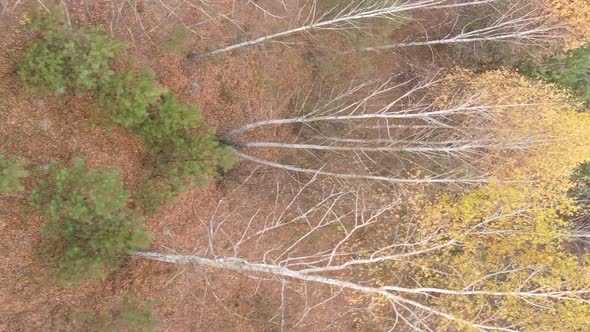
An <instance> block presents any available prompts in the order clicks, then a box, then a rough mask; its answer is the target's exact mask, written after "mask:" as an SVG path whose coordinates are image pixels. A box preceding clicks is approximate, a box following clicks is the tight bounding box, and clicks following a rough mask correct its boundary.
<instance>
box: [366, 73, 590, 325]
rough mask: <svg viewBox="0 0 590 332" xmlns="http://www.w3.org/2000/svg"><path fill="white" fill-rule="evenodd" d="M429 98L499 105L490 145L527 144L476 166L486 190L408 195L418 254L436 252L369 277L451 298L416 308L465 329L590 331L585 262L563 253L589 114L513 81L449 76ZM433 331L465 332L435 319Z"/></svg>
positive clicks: (542, 87)
mask: <svg viewBox="0 0 590 332" xmlns="http://www.w3.org/2000/svg"><path fill="white" fill-rule="evenodd" d="M435 90H436V91H438V92H441V91H443V93H442V94H441V95H442V97H440V98H439V102H440V103H443V104H444V103H447V102H449V99H448V96H456V97H454V98H462V97H465V96H471V95H472V94H473V93H474V92H478V93H479V99H478V100H479V102H480V103H482V104H493V105H498V107H497V109H496V111H495V112H494V114H493V115H492V117H491V119H489V120H488V121H489V122H488V125H489V126H490V128H491V131H492V132H493V133H494V135H495V136H496V137H497V138H499V139H500V140H501V141H503V142H506V144H512V143H514V142H517V141H518V142H522V141H523V140H528V142H530V144H529V145H528V146H527V148H526V149H522V150H515V151H504V152H502V153H500V152H498V153H496V154H494V159H493V160H494V161H492V159H487V158H483V159H482V160H480V164H479V167H480V171H482V172H486V173H488V174H491V179H492V181H491V182H490V183H488V184H485V185H482V186H479V187H476V188H469V189H467V190H464V191H461V192H458V193H457V192H455V193H453V192H452V191H444V192H441V193H439V194H437V195H435V196H434V197H433V196H432V193H431V192H430V191H428V190H426V189H424V188H423V189H422V190H421V189H418V188H414V190H415V192H414V193H413V196H412V198H411V199H410V204H409V205H410V206H411V208H410V209H409V212H407V215H408V217H407V219H406V221H407V223H408V228H409V227H413V225H415V223H416V222H418V228H419V230H417V231H416V230H415V231H413V234H414V236H415V237H416V239H415V241H416V243H420V240H422V241H424V236H425V235H424V234H428V236H427V237H426V238H427V239H428V242H429V243H430V244H429V245H428V246H424V249H427V248H429V247H435V246H437V245H440V246H442V247H441V249H440V250H436V251H432V252H428V254H424V255H421V256H418V257H417V258H416V257H414V258H413V259H412V260H408V261H396V262H393V263H388V264H385V265H386V266H381V267H379V268H377V269H375V270H374V271H372V272H371V273H372V274H373V275H380V276H381V277H380V278H382V279H383V281H381V282H382V283H384V284H385V282H386V281H385V280H388V281H391V280H390V276H387V273H386V272H385V271H391V270H395V271H405V272H404V274H407V276H406V277H401V278H402V279H403V283H404V286H406V287H419V288H420V289H429V288H432V289H437V290H445V291H451V292H447V293H444V292H443V293H440V292H439V293H437V292H436V291H435V292H434V293H433V294H435V295H436V296H433V297H431V298H424V297H417V298H419V299H421V300H425V301H426V302H427V303H428V304H429V305H430V306H433V307H435V308H438V309H439V310H443V311H446V312H449V313H451V314H452V315H453V316H455V317H457V318H460V319H463V320H465V321H474V322H475V321H486V322H487V324H488V325H495V326H510V327H511V328H513V329H515V330H523V331H539V330H543V331H557V330H559V331H588V330H590V320H589V319H588V318H587V315H586V314H585V313H587V312H589V311H590V305H589V304H588V295H587V294H586V293H585V292H581V293H577V291H579V290H585V289H588V288H590V269H589V268H588V264H589V263H590V260H588V257H579V256H577V255H576V254H574V253H572V252H571V251H569V250H568V249H567V243H568V241H569V238H570V230H571V228H572V222H571V216H573V215H574V213H575V212H576V211H577V210H578V206H577V204H576V202H575V200H574V199H572V198H571V196H570V195H569V192H570V191H571V189H572V188H573V187H574V184H573V183H572V182H571V181H570V177H571V174H572V173H573V172H574V170H575V169H576V166H577V165H578V164H579V163H582V162H584V161H585V160H587V159H589V158H590V139H589V137H588V135H587V133H588V129H590V114H588V113H586V112H584V111H583V110H581V109H580V108H579V105H578V104H576V103H575V101H574V100H572V99H571V97H570V96H569V95H567V94H566V93H564V92H562V91H560V90H559V89H558V88H557V87H556V86H554V85H551V84H545V83H541V82H536V81H531V80H528V79H526V78H523V77H522V76H520V75H518V74H517V73H514V72H510V71H492V72H487V73H483V74H475V73H473V72H470V71H465V70H455V71H454V72H452V73H451V74H449V75H448V76H447V77H446V78H445V79H444V80H443V81H442V83H441V84H440V85H439V86H438V87H437V88H435ZM452 91H454V92H457V94H453V93H451V92H452ZM500 105H507V106H505V107H503V106H500ZM498 158H501V161H500V162H498ZM500 178H501V179H504V180H498V179H500ZM494 179H496V180H494ZM506 179H510V180H509V181H507V180H506ZM449 241H450V242H449ZM409 276H411V277H409ZM397 282H398V283H399V279H398V281H397ZM469 292H473V293H472V294H469ZM527 292H529V293H544V294H545V295H540V294H539V295H527V294H526V293H527ZM547 294H556V295H555V296H551V295H547ZM557 294H558V295H557ZM556 317H559V319H556ZM430 324H431V325H430V326H435V327H436V328H435V330H445V331H446V330H455V329H456V328H464V327H466V326H463V324H462V323H458V322H457V321H454V322H453V321H449V320H448V319H442V318H436V319H434V318H433V319H432V321H431V323H430ZM451 326H454V327H451Z"/></svg>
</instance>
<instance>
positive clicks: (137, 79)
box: [98, 70, 165, 128]
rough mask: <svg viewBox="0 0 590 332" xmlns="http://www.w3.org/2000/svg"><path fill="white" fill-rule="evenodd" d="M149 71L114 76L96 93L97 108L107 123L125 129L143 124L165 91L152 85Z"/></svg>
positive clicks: (153, 81)
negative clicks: (101, 109)
mask: <svg viewBox="0 0 590 332" xmlns="http://www.w3.org/2000/svg"><path fill="white" fill-rule="evenodd" d="M155 76H156V75H155V73H154V72H153V71H148V70H145V71H142V72H140V73H135V72H132V71H130V72H126V73H123V74H115V75H114V76H113V77H112V78H111V79H110V80H108V81H107V82H105V83H104V84H103V85H102V86H101V87H100V89H99V94H98V95H99V101H100V106H101V108H103V109H104V110H105V111H106V112H108V113H109V116H110V118H111V120H112V121H113V122H114V123H116V124H119V125H122V126H124V127H126V128H131V127H135V126H139V125H141V124H143V123H144V122H145V121H146V120H147V118H148V116H149V113H150V108H151V107H153V106H154V105H155V104H157V102H158V100H159V99H160V97H161V95H162V94H163V93H164V91H165V89H164V88H162V87H160V86H159V85H158V83H157V82H156V81H155Z"/></svg>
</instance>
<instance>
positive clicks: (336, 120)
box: [222, 79, 548, 184]
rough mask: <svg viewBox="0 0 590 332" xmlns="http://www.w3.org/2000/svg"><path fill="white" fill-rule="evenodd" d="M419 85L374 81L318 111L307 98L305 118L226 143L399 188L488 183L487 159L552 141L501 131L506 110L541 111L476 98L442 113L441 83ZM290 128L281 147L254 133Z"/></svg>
mask: <svg viewBox="0 0 590 332" xmlns="http://www.w3.org/2000/svg"><path fill="white" fill-rule="evenodd" d="M414 81H415V80H409V81H404V82H402V83H394V81H393V80H387V81H384V82H383V81H373V82H368V83H364V84H360V85H356V86H352V87H351V88H349V89H347V91H345V92H344V93H341V94H338V95H336V96H330V97H329V101H327V102H325V103H317V104H315V105H311V106H310V105H308V104H307V103H308V102H309V101H308V100H307V99H308V98H309V96H304V97H303V98H302V99H303V101H302V102H301V104H302V105H301V110H302V112H304V114H301V115H299V116H294V117H289V118H280V119H269V120H263V121H257V122H253V123H250V124H247V125H245V126H242V127H240V128H237V129H234V130H232V131H230V132H228V133H226V134H225V135H223V136H222V141H223V142H224V143H226V144H228V145H230V146H233V149H234V152H235V153H236V154H237V155H238V156H240V157H241V158H244V159H246V160H250V161H253V162H256V163H259V164H263V165H266V166H269V167H273V168H278V169H282V170H285V171H291V172H298V173H306V174H308V175H323V176H328V177H332V178H337V179H348V180H355V179H356V180H376V181H383V182H388V183H397V184H402V183H447V184H461V183H463V184H477V183H485V182H487V181H488V180H487V177H488V176H489V175H490V174H488V172H487V171H486V170H484V168H482V167H479V163H480V161H481V160H486V161H487V162H489V161H490V158H496V159H497V161H500V160H502V158H503V156H507V155H508V154H510V153H517V152H519V151H526V150H527V149H528V148H529V147H531V146H537V145H542V144H546V143H548V142H544V141H542V140H540V139H539V138H535V137H524V138H522V137H519V138H515V139H514V140H512V141H505V140H504V141H501V140H500V139H499V138H498V137H497V134H496V133H495V132H494V126H493V125H492V122H493V119H494V117H495V116H496V113H497V111H498V110H501V109H507V108H512V107H528V106H533V105H521V104H519V105H486V104H483V103H482V102H480V101H479V99H478V96H477V95H472V96H471V97H469V98H466V99H462V100H457V101H456V102H455V103H454V104H452V105H451V106H450V107H440V106H438V105H436V102H435V100H434V99H433V96H431V95H429V92H428V88H429V87H431V86H432V85H433V84H435V83H437V82H436V81H435V80H434V79H430V80H427V81H425V82H422V83H419V84H416V83H415V82H414ZM284 127H287V128H291V131H290V132H291V133H292V132H293V130H296V133H295V134H290V135H283V138H282V139H281V140H280V141H274V142H268V141H258V140H255V139H253V138H251V137H252V136H253V135H250V134H251V133H255V132H257V131H259V130H264V129H267V128H272V129H275V130H277V128H284ZM287 132H289V131H287ZM240 137H242V138H240ZM269 149H270V150H275V151H278V155H279V156H281V157H279V160H268V159H263V158H260V157H258V156H257V154H256V153H255V151H257V150H269ZM301 152H303V153H301ZM285 160H292V161H293V162H292V163H291V162H288V161H285ZM416 172H419V174H420V175H416ZM502 180H505V181H509V180H510V179H502Z"/></svg>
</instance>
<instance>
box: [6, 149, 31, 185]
mask: <svg viewBox="0 0 590 332" xmlns="http://www.w3.org/2000/svg"><path fill="white" fill-rule="evenodd" d="M26 164H27V163H26V162H23V161H13V160H8V159H6V158H4V156H3V155H2V154H0V193H7V192H13V191H20V190H23V185H22V184H21V183H20V181H19V179H20V178H22V177H25V176H27V175H28V174H29V172H27V171H26V170H25V169H24V167H25V166H26Z"/></svg>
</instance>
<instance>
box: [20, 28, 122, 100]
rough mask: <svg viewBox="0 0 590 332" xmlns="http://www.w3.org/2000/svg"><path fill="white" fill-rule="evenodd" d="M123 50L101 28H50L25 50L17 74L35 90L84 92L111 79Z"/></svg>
mask: <svg viewBox="0 0 590 332" xmlns="http://www.w3.org/2000/svg"><path fill="white" fill-rule="evenodd" d="M121 49H122V47H121V45H120V44H118V43H114V42H112V41H111V40H110V38H109V37H108V36H107V35H105V34H104V33H102V32H100V31H98V30H71V29H65V28H64V29H59V30H50V31H48V32H47V33H46V35H45V36H44V37H43V39H42V40H40V41H38V42H36V43H35V44H33V45H32V46H31V47H29V48H28V49H27V50H26V51H25V54H24V55H23V60H22V61H21V62H20V64H19V66H18V75H19V78H20V80H21V81H22V82H23V84H25V86H27V87H28V88H29V89H31V90H33V91H35V92H43V93H55V94H64V93H66V92H67V91H68V90H73V91H74V92H75V93H76V94H82V93H85V92H86V91H88V90H92V89H96V88H97V87H98V86H99V85H100V84H101V83H103V82H108V80H109V79H110V78H111V77H112V76H113V75H114V72H113V70H112V63H113V60H114V58H115V56H116V55H117V54H118V53H119V52H120V51H121Z"/></svg>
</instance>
